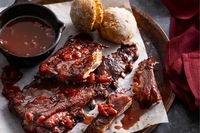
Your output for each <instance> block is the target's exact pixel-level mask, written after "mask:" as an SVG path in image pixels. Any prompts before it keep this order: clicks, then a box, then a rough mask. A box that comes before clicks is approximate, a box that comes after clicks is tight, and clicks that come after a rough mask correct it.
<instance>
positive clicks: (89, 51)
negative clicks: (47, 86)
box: [39, 39, 104, 81]
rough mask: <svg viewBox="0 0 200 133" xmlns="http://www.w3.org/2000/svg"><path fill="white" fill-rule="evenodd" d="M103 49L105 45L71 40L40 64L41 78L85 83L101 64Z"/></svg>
mask: <svg viewBox="0 0 200 133" xmlns="http://www.w3.org/2000/svg"><path fill="white" fill-rule="evenodd" d="M103 48H104V46H103V45H101V44H99V43H97V42H93V41H90V40H86V39H85V40H80V39H70V40H69V41H68V43H67V44H66V45H65V46H64V47H63V48H61V49H60V50H58V51H57V52H56V53H55V54H54V55H53V56H51V57H50V58H49V59H47V60H46V61H44V62H43V63H41V64H40V67H39V74H40V77H41V76H43V77H48V78H51V77H56V78H57V79H58V80H59V81H67V80H76V81H83V80H85V79H86V78H87V77H89V75H90V73H91V72H93V71H94V70H95V69H96V68H97V67H98V66H99V65H100V64H101V62H102V49H103Z"/></svg>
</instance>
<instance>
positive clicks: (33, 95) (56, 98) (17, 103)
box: [9, 79, 101, 133]
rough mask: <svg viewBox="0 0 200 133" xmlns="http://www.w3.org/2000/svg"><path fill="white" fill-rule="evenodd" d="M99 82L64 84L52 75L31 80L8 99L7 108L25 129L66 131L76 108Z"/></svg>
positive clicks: (93, 93)
mask: <svg viewBox="0 0 200 133" xmlns="http://www.w3.org/2000/svg"><path fill="white" fill-rule="evenodd" d="M100 89H101V86H99V85H96V84H91V85H84V84H78V85H66V84H64V83H62V82H57V81H55V80H52V79H47V80H44V79H43V80H40V79H39V80H35V81H33V82H32V83H31V84H30V85H28V86H26V87H25V88H24V89H23V91H22V92H18V93H17V95H16V96H15V97H13V99H10V101H9V109H10V110H11V112H13V113H15V114H16V115H17V116H18V117H20V118H21V119H22V121H23V122H22V125H23V127H24V129H25V130H26V131H28V132H37V133H44V132H48V131H53V130H55V129H56V130H61V131H63V132H64V131H67V130H69V129H71V128H72V127H73V126H74V125H75V124H76V121H77V120H76V117H77V115H78V114H79V112H80V110H81V109H82V108H83V107H84V106H86V104H88V103H89V102H90V101H91V100H92V99H94V98H95V97H97V96H98V95H99V94H100V93H98V92H99V91H101V90H100Z"/></svg>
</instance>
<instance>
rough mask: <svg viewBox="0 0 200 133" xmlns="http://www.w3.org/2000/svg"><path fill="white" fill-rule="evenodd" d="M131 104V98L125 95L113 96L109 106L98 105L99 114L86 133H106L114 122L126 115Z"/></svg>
mask: <svg viewBox="0 0 200 133" xmlns="http://www.w3.org/2000/svg"><path fill="white" fill-rule="evenodd" d="M131 104H132V98H131V97H129V96H125V95H123V94H111V95H110V96H109V98H108V101H107V104H99V105H98V110H99V114H98V115H97V117H96V118H95V119H94V120H93V121H92V123H91V124H90V125H89V126H88V127H87V129H86V130H85V133H104V132H105V130H106V129H107V128H108V127H110V125H111V124H112V122H113V121H114V120H115V119H116V118H117V117H118V116H119V115H121V114H122V113H124V112H125V111H126V110H127V109H128V108H129V107H130V106H131ZM133 115H134V114H133Z"/></svg>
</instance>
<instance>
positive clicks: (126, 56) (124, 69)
mask: <svg viewBox="0 0 200 133" xmlns="http://www.w3.org/2000/svg"><path fill="white" fill-rule="evenodd" d="M137 52H138V51H137V47H136V45H132V46H125V45H122V46H121V47H120V48H118V49H117V51H116V52H114V53H112V54H111V55H109V56H108V57H103V61H102V63H101V65H100V66H99V67H98V68H97V70H96V71H95V74H96V81H97V82H99V83H112V84H115V83H116V82H117V80H118V79H119V78H120V77H122V78H124V77H125V76H126V74H127V73H130V72H131V71H132V64H133V63H134V62H135V61H136V60H137V58H138V53H137Z"/></svg>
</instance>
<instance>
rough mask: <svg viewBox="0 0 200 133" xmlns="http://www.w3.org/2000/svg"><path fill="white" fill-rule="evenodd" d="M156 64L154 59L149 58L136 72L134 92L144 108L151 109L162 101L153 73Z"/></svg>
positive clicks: (140, 64)
mask: <svg viewBox="0 0 200 133" xmlns="http://www.w3.org/2000/svg"><path fill="white" fill-rule="evenodd" d="M154 64H155V62H153V60H152V58H148V59H146V60H144V61H142V62H141V63H139V67H138V69H137V71H136V72H135V76H134V88H133V92H134V96H135V99H136V100H137V101H138V102H139V103H140V104H141V105H142V106H143V107H149V106H151V105H152V104H154V103H156V102H158V101H159V100H161V96H160V94H159V92H158V88H157V84H156V80H155V77H154V72H153V67H154Z"/></svg>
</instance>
